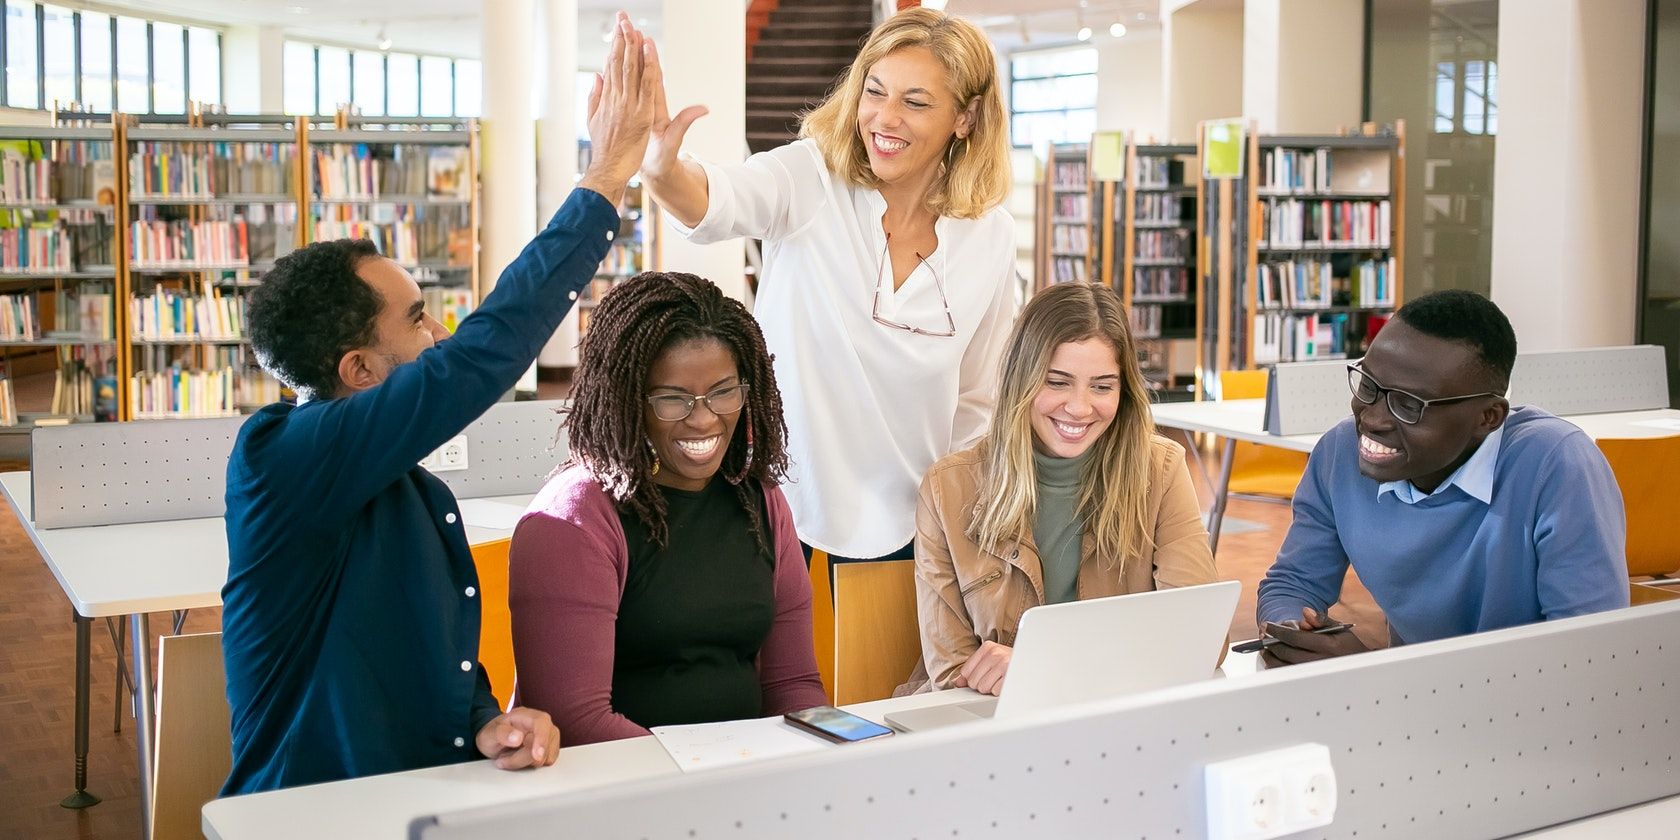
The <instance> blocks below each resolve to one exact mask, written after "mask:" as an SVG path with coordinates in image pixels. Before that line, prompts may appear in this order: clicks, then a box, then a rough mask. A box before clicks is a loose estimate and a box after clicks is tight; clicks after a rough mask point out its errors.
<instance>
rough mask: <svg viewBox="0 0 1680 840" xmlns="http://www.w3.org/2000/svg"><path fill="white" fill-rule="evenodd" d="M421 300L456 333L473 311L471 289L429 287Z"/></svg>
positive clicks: (445, 326)
mask: <svg viewBox="0 0 1680 840" xmlns="http://www.w3.org/2000/svg"><path fill="white" fill-rule="evenodd" d="M596 282H599V281H596ZM420 299H421V300H423V301H425V304H426V312H427V313H428V314H430V315H431V316H432V317H433V318H436V319H437V321H438V323H440V324H442V325H443V328H444V329H446V330H449V331H450V332H454V331H455V328H456V327H459V326H460V325H461V322H462V321H464V320H466V317H467V316H468V315H471V314H472V311H473V293H472V290H471V289H451V288H443V287H439V286H428V287H426V288H424V289H421V290H420Z"/></svg>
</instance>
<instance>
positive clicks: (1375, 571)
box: [1259, 291, 1628, 666]
mask: <svg viewBox="0 0 1680 840" xmlns="http://www.w3.org/2000/svg"><path fill="white" fill-rule="evenodd" d="M1516 357H1517V340H1516V335H1515V334H1514V333H1513V331H1512V329H1511V322H1510V321H1509V320H1507V319H1506V317H1505V314H1504V313H1503V312H1500V311H1499V308H1498V307H1497V306H1495V305H1494V304H1493V303H1492V302H1491V301H1489V300H1487V299H1486V298H1483V297H1481V296H1480V295H1476V294H1472V293H1470V292H1462V291H1444V292H1436V293H1434V294H1430V295H1425V296H1424V297H1421V298H1418V299H1417V300H1414V301H1412V302H1410V303H1408V304H1406V305H1405V306H1404V307H1402V308H1401V309H1400V311H1399V312H1398V313H1397V314H1396V316H1395V318H1394V320H1392V321H1390V322H1389V324H1388V325H1387V326H1386V327H1384V328H1383V330H1382V332H1380V333H1378V335H1377V337H1376V339H1374V340H1373V341H1372V342H1371V349H1370V352H1369V353H1368V354H1366V356H1365V358H1364V359H1363V360H1361V361H1360V362H1357V363H1355V364H1351V365H1349V366H1348V379H1349V386H1350V387H1351V389H1352V390H1353V396H1354V399H1353V416H1352V417H1350V418H1348V419H1347V420H1343V421H1342V422H1341V423H1339V424H1337V425H1336V427H1335V428H1333V429H1331V430H1330V431H1329V432H1327V433H1326V434H1325V435H1324V437H1323V438H1321V439H1320V440H1319V442H1318V445H1317V446H1316V447H1314V448H1313V453H1312V458H1311V460H1309V461H1308V463H1307V471H1306V475H1305V476H1303V477H1302V479H1301V484H1300V487H1298V488H1297V489H1296V490H1295V502H1294V514H1295V520H1294V522H1293V523H1292V524H1291V525H1290V527H1289V534H1288V536H1287V537H1285V539H1284V543H1283V548H1282V549H1281V550H1280V551H1279V552H1278V557H1277V562H1276V563H1275V564H1273V566H1272V568H1271V570H1270V571H1268V572H1267V573H1266V577H1265V579H1264V580H1262V581H1261V582H1260V599H1259V600H1260V606H1259V618H1260V621H1261V623H1262V625H1264V626H1265V629H1266V630H1267V632H1268V633H1269V634H1271V635H1273V636H1275V637H1276V638H1278V639H1279V641H1280V642H1282V643H1281V644H1276V645H1273V646H1271V647H1269V648H1267V649H1266V652H1265V654H1264V655H1263V656H1264V659H1265V661H1266V664H1267V665H1269V666H1273V665H1282V664H1289V663H1296V662H1306V661H1310V660H1314V659H1321V658H1324V657H1327V656H1339V655H1343V654H1348V653H1357V652H1359V651H1362V650H1365V647H1364V645H1363V644H1361V643H1360V642H1359V640H1358V639H1357V638H1355V637H1354V635H1353V634H1352V633H1338V634H1313V633H1309V632H1307V630H1309V629H1312V628H1316V627H1321V626H1323V625H1326V624H1329V623H1330V622H1329V619H1328V618H1327V617H1326V612H1325V611H1326V610H1327V609H1328V608H1329V607H1330V605H1331V604H1333V603H1335V602H1336V601H1337V599H1338V598H1339V597H1340V596H1341V588H1342V580H1343V578H1344V577H1345V576H1346V574H1347V569H1348V566H1349V565H1350V564H1351V565H1352V566H1353V568H1354V569H1355V570H1356V571H1357V572H1358V573H1359V579H1360V580H1361V581H1363V582H1364V584H1365V586H1366V588H1368V589H1369V590H1370V591H1371V594H1372V596H1374V597H1375V598H1376V601H1377V605H1378V606H1379V607H1381V608H1382V610H1383V612H1384V613H1385V614H1386V615H1387V617H1388V624H1389V631H1390V636H1391V638H1392V640H1393V642H1394V643H1395V644H1403V643H1405V642H1424V641H1430V640H1433V639H1444V638H1448V637H1451V636H1460V635H1464V634H1466V633H1475V632H1479V631H1482V630H1495V629H1498V628H1501V627H1511V626H1513V625H1518V624H1527V623H1530V622H1535V621H1545V620H1549V619H1554V618H1566V617H1568V616H1574V615H1581V614H1584V613H1591V612H1598V611H1602V610H1609V609H1615V608H1617V607H1625V606H1627V605H1628V580H1627V561H1626V554H1625V551H1626V541H1627V526H1626V522H1625V520H1624V516H1623V509H1622V495H1621V491H1620V490H1619V489H1618V488H1617V486H1616V478H1615V476H1614V475H1613V474H1612V473H1611V472H1610V465H1609V464H1608V463H1606V462H1605V460H1604V456H1603V455H1602V454H1600V453H1599V450H1598V447H1597V446H1596V445H1595V444H1594V443H1593V441H1592V439H1591V438H1589V437H1588V436H1587V435H1586V433H1585V432H1582V431H1581V430H1580V429H1578V428H1576V427H1575V426H1574V425H1572V424H1570V423H1569V422H1567V421H1565V420H1561V419H1559V418H1557V417H1554V416H1552V415H1551V414H1548V413H1546V412H1544V411H1542V410H1540V409H1538V408H1534V407H1532V406H1524V407H1518V408H1512V407H1511V405H1510V403H1508V402H1507V401H1506V400H1505V398H1504V396H1502V395H1503V394H1504V393H1505V391H1506V390H1507V388H1508V387H1509V384H1510V378H1511V368H1512V366H1513V365H1514V364H1515V362H1516ZM1285 622H1288V624H1285Z"/></svg>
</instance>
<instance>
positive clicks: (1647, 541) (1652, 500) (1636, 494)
mask: <svg viewBox="0 0 1680 840" xmlns="http://www.w3.org/2000/svg"><path fill="white" fill-rule="evenodd" d="M1598 448H1599V450H1600V451H1602V452H1603V453H1604V458H1605V460H1607V461H1609V462H1610V469H1611V470H1612V471H1613V472H1615V473H1616V484H1618V485H1619V486H1620V487H1621V488H1622V506H1623V507H1624V508H1625V509H1626V510H1627V562H1628V574H1629V575H1630V576H1633V577H1644V576H1647V575H1663V574H1668V573H1670V572H1673V571H1676V570H1680V540H1676V538H1675V533H1676V532H1675V528H1674V521H1675V520H1674V508H1675V504H1674V500H1675V499H1676V498H1677V494H1676V492H1675V476H1680V437H1664V438H1637V439H1616V438H1604V439H1601V440H1599V441H1598Z"/></svg>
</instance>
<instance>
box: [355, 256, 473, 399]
mask: <svg viewBox="0 0 1680 840" xmlns="http://www.w3.org/2000/svg"><path fill="white" fill-rule="evenodd" d="M356 276H358V277H360V278H362V281H363V282H365V283H367V284H368V285H369V286H371V287H373V290H374V291H375V292H377V293H378V294H379V298H380V301H381V306H380V309H379V314H378V316H376V317H375V319H374V329H373V344H371V345H369V346H367V347H362V348H357V349H355V350H352V351H350V352H349V353H346V354H345V357H344V359H341V360H340V362H339V378H340V380H341V381H342V382H343V385H344V387H343V388H342V389H341V393H340V395H341V396H344V395H348V394H351V393H355V392H357V391H365V390H367V389H368V388H372V387H374V386H375V385H378V384H379V383H381V382H383V381H385V378H386V377H388V376H390V375H391V371H393V370H396V368H397V366H398V365H403V364H407V363H409V362H412V361H414V360H415V359H418V358H420V354H421V353H422V352H424V351H425V350H426V349H428V348H430V347H431V346H432V345H434V344H436V343H438V342H440V341H442V340H444V339H446V338H448V337H449V330H447V329H444V326H443V325H442V324H440V323H438V321H437V319H436V318H433V317H432V316H431V315H430V314H428V313H427V312H426V305H425V301H424V300H423V299H422V298H421V296H420V286H419V285H418V284H416V283H415V282H414V278H413V277H412V276H410V275H409V273H408V271H407V270H406V269H404V268H403V267H402V266H400V265H397V264H396V263H395V262H392V261H391V260H389V259H386V258H384V257H367V258H365V259H363V260H361V261H360V262H358V263H357V264H356Z"/></svg>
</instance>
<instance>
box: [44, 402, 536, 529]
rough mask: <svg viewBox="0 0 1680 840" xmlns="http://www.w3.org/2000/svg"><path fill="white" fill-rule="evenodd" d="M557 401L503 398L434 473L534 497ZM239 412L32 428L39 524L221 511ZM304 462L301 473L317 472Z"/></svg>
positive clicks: (475, 493)
mask: <svg viewBox="0 0 1680 840" xmlns="http://www.w3.org/2000/svg"><path fill="white" fill-rule="evenodd" d="M563 405H564V403H563V402H561V401H559V400H549V401H541V402H502V403H497V404H495V405H494V406H491V408H490V410H489V411H487V412H485V413H484V416H482V417H480V418H479V419H477V420H475V421H473V424H472V425H471V426H468V427H467V429H466V431H465V434H466V436H467V455H468V458H467V469H465V470H458V471H454V472H445V473H439V474H438V477H439V478H441V479H443V481H444V482H445V483H446V484H448V485H449V487H450V489H451V490H452V491H454V493H455V495H456V496H457V497H458V498H463V499H468V498H477V497H482V496H506V495H515V494H520V493H535V492H536V491H537V490H538V489H540V488H541V487H542V482H543V478H544V477H546V476H547V475H548V473H549V472H550V471H552V470H553V468H554V466H555V465H556V464H558V463H559V462H560V461H562V460H564V459H565V455H566V447H565V443H564V440H563V439H562V440H560V441H559V442H558V443H556V429H557V428H558V427H559V424H560V418H559V415H558V414H556V413H555V412H556V410H558V409H559V408H560V407H561V406H563ZM245 420H246V418H244V417H227V418H214V419H201V420H146V421H139V422H134V423H82V424H71V425H68V426H47V427H42V428H38V429H35V430H34V432H33V436H32V437H31V439H30V459H31V460H30V469H31V473H30V476H31V481H32V483H33V485H34V487H33V489H32V492H33V494H34V502H35V526H36V527H37V528H75V527H85V526H92V525H121V524H126V523H131V522H160V521H167V520H173V519H200V518H204V517H213V516H221V515H222V513H223V512H224V511H225V509H226V507H225V492H226V489H227V459H228V454H229V453H231V452H232V451H233V441H234V437H235V436H236V435H237V434H238V433H239V427H240V426H241V425H242V424H244V422H245ZM320 466H321V465H316V467H310V466H307V465H302V466H300V467H299V469H310V468H318V467H320Z"/></svg>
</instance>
